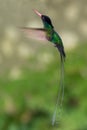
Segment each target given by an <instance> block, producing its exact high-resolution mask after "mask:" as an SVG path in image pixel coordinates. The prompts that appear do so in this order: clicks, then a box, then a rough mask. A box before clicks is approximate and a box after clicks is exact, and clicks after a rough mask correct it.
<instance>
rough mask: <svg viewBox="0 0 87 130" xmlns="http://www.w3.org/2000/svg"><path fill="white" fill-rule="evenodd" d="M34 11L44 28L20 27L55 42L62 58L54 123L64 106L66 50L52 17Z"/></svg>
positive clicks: (32, 35) (41, 38) (28, 32)
mask: <svg viewBox="0 0 87 130" xmlns="http://www.w3.org/2000/svg"><path fill="white" fill-rule="evenodd" d="M34 12H35V13H36V14H37V15H38V16H40V18H41V20H42V22H43V25H44V28H28V27H20V29H21V30H22V31H23V32H24V33H25V34H26V35H27V36H28V37H30V38H33V39H37V40H44V41H47V40H48V41H50V42H51V43H53V44H54V46H55V47H56V48H57V49H58V51H59V53H60V58H61V78H60V89H59V90H58V96H57V102H56V106H55V111H54V114H53V117H52V125H54V124H55V120H56V114H57V107H58V105H59V107H61V106H62V101H63V97H64V61H65V57H66V55H65V51H64V46H63V42H62V39H61V37H60V36H59V34H58V33H57V32H56V31H55V30H54V26H53V24H52V22H51V19H50V18H49V17H48V16H46V15H43V14H41V13H39V12H38V11H37V10H34ZM61 94H62V97H61Z"/></svg>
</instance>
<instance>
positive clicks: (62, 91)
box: [52, 46, 65, 125]
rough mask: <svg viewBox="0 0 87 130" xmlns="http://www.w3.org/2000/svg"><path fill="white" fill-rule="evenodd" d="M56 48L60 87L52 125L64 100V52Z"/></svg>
mask: <svg viewBox="0 0 87 130" xmlns="http://www.w3.org/2000/svg"><path fill="white" fill-rule="evenodd" d="M56 47H57V48H58V50H59V52H60V58H61V65H60V66H61V71H60V86H59V89H58V94H57V101H56V106H55V110H54V113H53V117H52V125H54V124H55V121H56V115H57V110H58V116H60V112H61V109H62V103H63V98H64V61H65V52H64V49H63V48H62V47H61V46H56Z"/></svg>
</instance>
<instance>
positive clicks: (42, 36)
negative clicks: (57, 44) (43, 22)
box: [19, 27, 47, 41]
mask: <svg viewBox="0 0 87 130" xmlns="http://www.w3.org/2000/svg"><path fill="white" fill-rule="evenodd" d="M19 29H20V30H21V31H23V32H24V33H25V35H26V36H27V37H28V38H32V39H36V40H43V41H46V40H47V38H46V30H45V29H43V28H28V27H19Z"/></svg>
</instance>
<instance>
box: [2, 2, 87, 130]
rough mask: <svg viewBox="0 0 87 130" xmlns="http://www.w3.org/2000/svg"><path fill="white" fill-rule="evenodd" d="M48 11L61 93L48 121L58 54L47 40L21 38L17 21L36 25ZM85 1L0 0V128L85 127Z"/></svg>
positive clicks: (56, 80) (57, 129)
mask: <svg viewBox="0 0 87 130" xmlns="http://www.w3.org/2000/svg"><path fill="white" fill-rule="evenodd" d="M33 9H37V10H38V11H40V12H41V13H43V14H46V15H48V16H50V18H51V19H52V21H53V24H54V26H55V29H56V30H57V31H58V33H59V34H60V35H61V37H62V40H63V43H64V47H65V51H66V61H65V96H64V102H63V111H62V114H61V118H60V119H59V118H58V115H57V120H58V121H59V123H58V125H57V126H54V127H52V126H51V118H52V114H53V111H54V108H55V102H56V98H57V91H58V88H59V78H60V57H59V53H58V51H57V50H56V49H55V48H54V47H53V46H52V44H51V43H49V42H45V43H44V42H39V41H35V40H31V39H27V38H26V37H25V36H24V34H23V33H22V32H20V30H19V29H18V28H17V27H18V26H26V27H42V26H43V25H42V22H41V20H40V18H39V17H38V16H36V14H34V12H33ZM86 48H87V0H73V1H72V0H3V1H2V0H0V130H87V49H86Z"/></svg>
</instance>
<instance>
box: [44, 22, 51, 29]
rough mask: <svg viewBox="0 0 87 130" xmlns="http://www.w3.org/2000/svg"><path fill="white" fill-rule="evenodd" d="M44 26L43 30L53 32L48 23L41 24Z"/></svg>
mask: <svg viewBox="0 0 87 130" xmlns="http://www.w3.org/2000/svg"><path fill="white" fill-rule="evenodd" d="M43 24H44V28H45V29H47V30H53V27H52V26H51V25H50V24H48V23H46V22H45V23H43Z"/></svg>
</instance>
